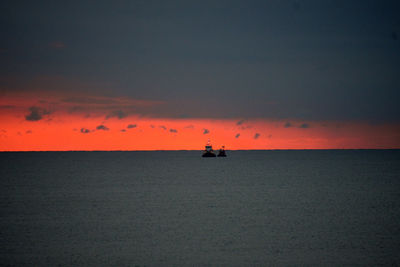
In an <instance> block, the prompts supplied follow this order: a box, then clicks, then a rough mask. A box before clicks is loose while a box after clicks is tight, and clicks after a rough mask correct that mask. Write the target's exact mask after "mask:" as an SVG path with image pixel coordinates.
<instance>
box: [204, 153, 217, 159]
mask: <svg viewBox="0 0 400 267" xmlns="http://www.w3.org/2000/svg"><path fill="white" fill-rule="evenodd" d="M202 157H203V158H214V157H216V155H215V154H214V153H212V152H205V153H203V155H202Z"/></svg>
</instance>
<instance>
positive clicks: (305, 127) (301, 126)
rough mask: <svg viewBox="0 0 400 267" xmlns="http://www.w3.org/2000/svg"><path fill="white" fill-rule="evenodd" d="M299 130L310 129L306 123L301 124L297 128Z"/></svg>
mask: <svg viewBox="0 0 400 267" xmlns="http://www.w3.org/2000/svg"><path fill="white" fill-rule="evenodd" d="M299 128H302V129H307V128H310V125H309V124H308V123H303V124H301V125H300V126H299Z"/></svg>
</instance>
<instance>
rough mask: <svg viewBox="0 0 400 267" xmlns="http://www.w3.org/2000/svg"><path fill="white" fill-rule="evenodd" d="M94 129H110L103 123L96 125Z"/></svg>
mask: <svg viewBox="0 0 400 267" xmlns="http://www.w3.org/2000/svg"><path fill="white" fill-rule="evenodd" d="M96 130H103V131H108V130H110V129H109V128H108V127H107V126H105V125H99V126H97V127H96Z"/></svg>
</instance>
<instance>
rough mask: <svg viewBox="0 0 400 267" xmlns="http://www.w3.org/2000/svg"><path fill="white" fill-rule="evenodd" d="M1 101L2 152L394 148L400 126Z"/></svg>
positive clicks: (24, 98) (69, 101) (116, 100)
mask: <svg viewBox="0 0 400 267" xmlns="http://www.w3.org/2000/svg"><path fill="white" fill-rule="evenodd" d="M39 95H40V96H35V95H34V94H28V93H23V92H21V93H19V94H7V95H3V96H2V97H1V100H0V101H1V102H0V110H1V112H0V120H1V126H0V150H1V151H54V150H61V151H65V150H67V151H68V150H201V149H203V148H204V145H205V143H206V142H207V140H208V139H210V140H211V143H212V144H213V146H214V148H219V147H220V146H223V145H224V146H225V147H226V148H227V149H229V150H242V149H243V150H246V149H383V148H400V134H399V133H400V127H399V125H396V124H388V123H386V124H371V123H366V122H357V121H355V122H354V121H353V122H349V121H346V122H341V121H302V120H296V119H290V118H288V119H284V120H283V119H268V118H263V119H261V118H253V119H246V118H230V119H215V118H214V119H211V118H190V119H188V118H185V119H178V118H160V117H152V116H146V115H143V114H139V113H138V111H140V112H142V113H143V111H145V110H147V109H151V108H154V107H158V106H162V105H164V102H162V101H147V100H136V99H132V98H129V97H110V96H91V95H89V94H80V95H77V94H74V95H68V94H63V95H60V94H58V95H56V94H53V95H52V94H51V93H49V92H44V93H41V94H39Z"/></svg>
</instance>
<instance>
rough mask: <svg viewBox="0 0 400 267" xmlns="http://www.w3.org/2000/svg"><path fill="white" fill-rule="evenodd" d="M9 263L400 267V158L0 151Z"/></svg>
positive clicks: (0, 256)
mask: <svg viewBox="0 0 400 267" xmlns="http://www.w3.org/2000/svg"><path fill="white" fill-rule="evenodd" d="M0 167H1V168H0V177H1V178H0V182H1V196H0V200H1V202H0V215H1V218H0V264H1V265H5V266H7V265H11V266H58V265H60V266H135V265H136V266H271V265H273V266H293V265H295V266H298V265H301V266H342V265H351V266H354V265H362V266H366V265H370V266H376V265H399V264H400V151H399V150H359V151H357V150H342V151H340V150H336V151H335V150H326V151H228V157H227V158H201V157H200V152H199V151H177V152H36V153H35V152H32V153H0Z"/></svg>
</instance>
